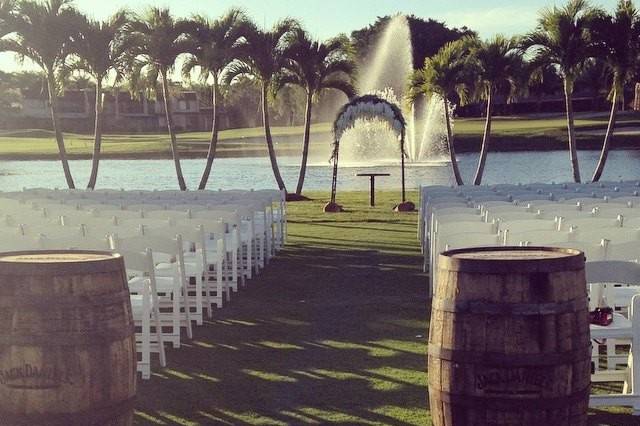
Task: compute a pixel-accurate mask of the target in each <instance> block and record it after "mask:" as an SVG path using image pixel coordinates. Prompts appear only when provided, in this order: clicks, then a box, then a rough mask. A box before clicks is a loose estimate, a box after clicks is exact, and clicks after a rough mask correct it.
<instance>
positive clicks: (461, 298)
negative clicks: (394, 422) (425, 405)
mask: <svg viewBox="0 0 640 426" xmlns="http://www.w3.org/2000/svg"><path fill="white" fill-rule="evenodd" d="M438 265H439V268H438V277H439V279H438V283H437V286H438V287H437V292H436V296H435V297H434V299H433V301H432V313H431V323H430V330H429V349H428V373H429V378H428V383H429V406H430V410H431V415H432V418H433V423H434V425H447V426H450V425H474V426H481V425H492V426H498V425H500V426H502V425H518V426H521V425H523V426H528V425H532V426H533V425H535V426H540V425H554V426H561V425H586V424H587V409H588V403H589V389H590V379H591V377H590V373H591V369H590V366H591V363H590V361H591V360H590V352H591V351H590V340H589V323H588V307H587V290H586V281H585V274H584V255H583V254H582V252H580V251H578V250H572V249H555V248H545V247H486V248H485V247H483V248H473V249H460V250H451V251H447V252H444V253H442V254H441V255H440V258H439V262H438Z"/></svg>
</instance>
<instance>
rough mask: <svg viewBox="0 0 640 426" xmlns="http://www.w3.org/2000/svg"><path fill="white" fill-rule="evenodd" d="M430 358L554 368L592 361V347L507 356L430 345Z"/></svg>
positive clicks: (464, 362) (470, 362)
mask: <svg viewBox="0 0 640 426" xmlns="http://www.w3.org/2000/svg"><path fill="white" fill-rule="evenodd" d="M429 356H430V357H433V358H438V359H443V360H446V361H451V362H456V363H462V364H475V365H482V366H496V367H504V368H518V367H553V366H556V365H562V364H571V363H574V362H580V361H585V362H586V361H588V360H590V359H591V347H590V346H585V347H584V348H580V349H576V350H573V351H570V352H560V353H538V354H505V353H498V352H470V351H461V350H453V349H446V348H442V347H439V346H437V345H433V344H430V345H429Z"/></svg>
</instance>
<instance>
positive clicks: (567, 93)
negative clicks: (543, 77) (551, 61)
mask: <svg viewBox="0 0 640 426" xmlns="http://www.w3.org/2000/svg"><path fill="white" fill-rule="evenodd" d="M572 92H573V85H572V83H571V82H569V81H567V79H566V78H565V80H564V98H565V103H566V107H567V132H568V133H569V156H570V158H571V169H572V170H573V180H574V182H577V183H579V182H580V165H579V164H578V150H577V149H576V133H575V126H574V124H573V98H572V96H571V95H572Z"/></svg>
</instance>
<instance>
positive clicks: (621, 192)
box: [418, 181, 640, 246]
mask: <svg viewBox="0 0 640 426" xmlns="http://www.w3.org/2000/svg"><path fill="white" fill-rule="evenodd" d="M419 194H420V202H419V215H418V238H419V240H420V242H421V245H422V246H424V244H425V242H426V236H427V235H428V233H427V232H426V230H425V227H428V223H429V221H430V219H431V209H430V205H432V204H434V201H436V200H437V202H438V204H440V205H441V206H442V207H445V205H446V204H450V205H451V207H453V206H477V205H479V204H482V203H491V202H493V201H504V202H510V203H514V204H520V205H522V204H526V203H528V202H535V203H538V204H540V203H545V202H547V203H548V202H553V201H562V200H571V202H572V203H573V204H575V203H576V202H581V201H582V202H585V203H589V202H592V201H594V200H596V201H597V202H599V203H606V202H617V203H625V204H631V205H633V204H636V205H637V204H640V198H637V197H638V194H640V181H620V182H599V183H596V184H575V183H565V184H543V183H534V184H528V185H520V184H517V185H513V184H500V185H491V186H457V187H452V186H441V185H435V186H421V187H420V192H419ZM616 200H617V201H616Z"/></svg>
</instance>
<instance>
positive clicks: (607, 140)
mask: <svg viewBox="0 0 640 426" xmlns="http://www.w3.org/2000/svg"><path fill="white" fill-rule="evenodd" d="M617 113H618V91H617V90H614V91H613V99H612V100H611V114H609V124H608V125H607V132H606V133H605V135H604V142H603V143H602V151H601V152H600V159H599V160H598V165H597V166H596V170H595V171H594V172H593V177H592V178H591V181H593V182H597V181H599V180H600V177H601V176H602V171H603V170H604V164H605V163H606V161H607V156H608V155H609V147H610V145H611V136H612V135H613V129H614V128H615V126H616V116H617Z"/></svg>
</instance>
